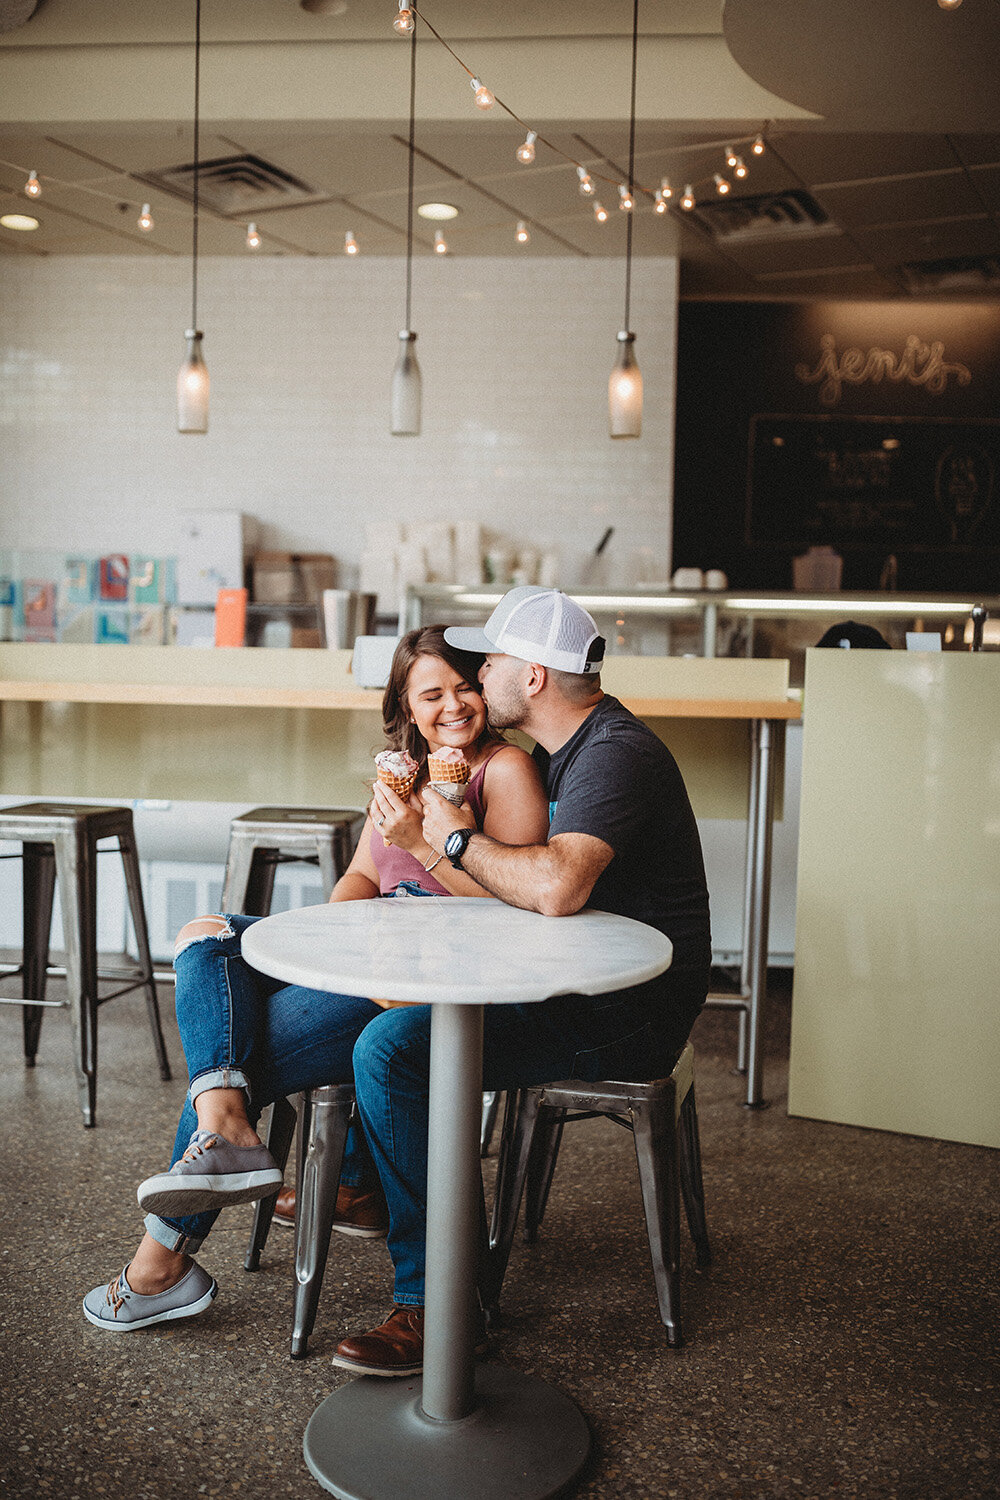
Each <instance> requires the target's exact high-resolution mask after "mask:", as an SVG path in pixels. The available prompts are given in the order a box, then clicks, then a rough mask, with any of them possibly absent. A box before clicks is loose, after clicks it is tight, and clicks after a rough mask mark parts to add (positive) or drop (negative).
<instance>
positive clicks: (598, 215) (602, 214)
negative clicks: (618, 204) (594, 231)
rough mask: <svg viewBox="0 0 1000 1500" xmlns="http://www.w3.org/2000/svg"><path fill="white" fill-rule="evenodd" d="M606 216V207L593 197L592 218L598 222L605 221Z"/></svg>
mask: <svg viewBox="0 0 1000 1500" xmlns="http://www.w3.org/2000/svg"><path fill="white" fill-rule="evenodd" d="M607 217H608V211H607V209H606V208H605V207H604V206H603V205H602V204H600V203H598V202H597V201H596V199H595V201H594V218H595V219H596V220H597V222H598V224H603V223H605V221H606V220H607Z"/></svg>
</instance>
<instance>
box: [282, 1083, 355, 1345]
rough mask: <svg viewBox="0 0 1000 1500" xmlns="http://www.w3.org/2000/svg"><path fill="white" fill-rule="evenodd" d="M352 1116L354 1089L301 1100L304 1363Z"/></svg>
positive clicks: (298, 1215)
mask: <svg viewBox="0 0 1000 1500" xmlns="http://www.w3.org/2000/svg"><path fill="white" fill-rule="evenodd" d="M353 1113H354V1090H353V1088H347V1087H337V1086H332V1087H330V1088H328V1089H316V1090H313V1091H311V1092H309V1093H306V1094H303V1096H302V1101H301V1103H300V1105H299V1140H298V1149H299V1165H298V1173H297V1176H296V1191H295V1303H294V1308H293V1312H292V1347H291V1355H292V1358H293V1359H303V1358H304V1357H305V1355H306V1353H307V1351H308V1345H309V1335H310V1334H311V1333H312V1331H313V1328H314V1326H315V1323H316V1309H317V1307H318V1306H319V1294H320V1291H321V1289H322V1286H323V1272H324V1271H325V1269H326V1257H327V1252H328V1251H329V1248H330V1235H331V1234H332V1233H333V1220H334V1216H335V1214H336V1210H337V1190H338V1188H339V1186H340V1169H341V1167H342V1165H343V1161H344V1146H345V1144H346V1142H347V1131H348V1127H349V1125H350V1123H351V1117H352V1115H353Z"/></svg>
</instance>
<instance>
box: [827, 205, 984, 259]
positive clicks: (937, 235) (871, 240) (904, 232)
mask: <svg viewBox="0 0 1000 1500" xmlns="http://www.w3.org/2000/svg"><path fill="white" fill-rule="evenodd" d="M855 238H856V239H857V240H858V242H859V244H861V245H863V246H864V247H865V249H866V251H867V252H868V254H869V255H870V256H871V257H872V259H873V260H874V261H875V262H876V264H878V265H883V266H884V265H900V264H901V263H902V262H904V261H924V260H947V259H950V258H951V257H953V256H957V255H996V254H997V253H998V252H1000V229H998V228H997V225H996V224H995V223H994V221H993V220H992V219H990V218H987V217H986V216H985V215H983V216H981V217H979V218H970V219H956V220H955V221H954V222H952V223H939V224H920V225H897V226H893V227H890V228H886V229H859V230H856V231H855Z"/></svg>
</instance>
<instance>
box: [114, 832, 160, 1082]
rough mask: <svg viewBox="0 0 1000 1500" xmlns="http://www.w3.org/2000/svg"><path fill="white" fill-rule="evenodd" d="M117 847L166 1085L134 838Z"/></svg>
mask: <svg viewBox="0 0 1000 1500" xmlns="http://www.w3.org/2000/svg"><path fill="white" fill-rule="evenodd" d="M118 848H119V850H120V852H121V857H122V868H123V869H124V871H125V885H126V887H127V889H128V904H129V909H130V911H131V913H132V927H133V930H134V931H135V941H136V947H137V948H138V950H139V966H140V968H141V970H142V987H143V989H144V990H145V992H146V1014H147V1015H148V1016H149V1025H150V1029H151V1030H152V1033H153V1046H154V1047H155V1049H156V1061H157V1064H158V1066H159V1069H160V1077H161V1078H162V1079H163V1080H164V1082H166V1081H167V1080H169V1078H170V1061H169V1059H168V1057H167V1044H166V1042H165V1041H164V1040H163V1026H162V1025H161V1022H160V1006H159V1001H158V1000H157V996H156V981H155V980H154V978H153V956H152V954H151V953H150V951H149V932H148V929H147V927H146V908H145V905H144V904H143V899H142V880H141V877H140V874H139V855H138V851H137V849H136V846H135V839H134V837H133V836H132V835H131V834H128V833H122V834H119V835H118Z"/></svg>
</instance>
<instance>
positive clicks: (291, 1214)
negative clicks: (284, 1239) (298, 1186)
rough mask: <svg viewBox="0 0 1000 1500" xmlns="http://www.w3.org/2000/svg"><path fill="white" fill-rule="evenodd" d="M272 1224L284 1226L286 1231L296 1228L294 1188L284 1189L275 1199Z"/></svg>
mask: <svg viewBox="0 0 1000 1500" xmlns="http://www.w3.org/2000/svg"><path fill="white" fill-rule="evenodd" d="M272 1222H273V1223H275V1224H283V1225H284V1227H285V1228H286V1229H294V1228H295V1189H294V1188H293V1187H286V1188H282V1189H281V1192H280V1193H279V1194H278V1196H277V1198H275V1200H274V1213H273V1216H272Z"/></svg>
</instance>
